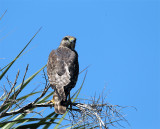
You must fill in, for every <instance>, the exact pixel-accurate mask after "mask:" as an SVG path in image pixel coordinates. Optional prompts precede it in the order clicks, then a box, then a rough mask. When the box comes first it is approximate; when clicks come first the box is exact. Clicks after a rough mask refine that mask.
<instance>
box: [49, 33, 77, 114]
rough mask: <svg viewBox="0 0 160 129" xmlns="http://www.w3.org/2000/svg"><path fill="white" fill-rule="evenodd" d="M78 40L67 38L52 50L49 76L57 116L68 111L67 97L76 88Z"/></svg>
mask: <svg viewBox="0 0 160 129" xmlns="http://www.w3.org/2000/svg"><path fill="white" fill-rule="evenodd" d="M75 44H76V38H75V37H72V36H65V37H64V38H63V39H62V41H61V43H60V46H59V47H58V48H57V49H56V50H52V51H51V53H50V55H49V58H48V63H47V75H48V79H49V82H50V85H51V87H52V88H53V89H54V94H53V99H52V100H51V101H52V102H53V103H54V109H55V112H56V113H57V114H64V113H65V112H66V109H67V106H66V105H67V104H66V102H67V97H68V96H69V99H70V91H71V89H72V88H74V87H75V85H76V82H77V79H78V74H79V64H78V54H77V52H76V51H75Z"/></svg>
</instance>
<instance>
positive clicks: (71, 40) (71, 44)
mask: <svg viewBox="0 0 160 129" xmlns="http://www.w3.org/2000/svg"><path fill="white" fill-rule="evenodd" d="M75 44H76V38H75V37H73V36H65V37H64V38H63V39H62V41H61V44H60V47H68V48H70V49H72V50H74V48H75Z"/></svg>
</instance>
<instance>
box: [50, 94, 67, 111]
mask: <svg viewBox="0 0 160 129" xmlns="http://www.w3.org/2000/svg"><path fill="white" fill-rule="evenodd" d="M53 99H54V110H55V113H57V114H64V113H65V112H66V109H67V108H66V106H64V105H62V104H61V101H60V100H59V97H58V95H57V94H55V95H53Z"/></svg>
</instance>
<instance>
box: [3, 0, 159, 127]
mask: <svg viewBox="0 0 160 129" xmlns="http://www.w3.org/2000/svg"><path fill="white" fill-rule="evenodd" d="M159 8H160V3H159V1H156V0H146V1H145V0H135V1H134V0H128V1H127V0H126V1H125V0H122V1H121V0H92V1H91V0H88V1H87V0H85V1H84V0H45V1H44V0H34V1H33V0H32V1H31V0H28V1H27V0H24V1H23V2H22V1H20V0H19V1H18V0H14V1H9V0H0V15H2V14H3V12H4V11H5V10H6V9H7V10H8V11H7V13H6V15H5V16H4V17H3V19H2V20H1V21H0V58H4V59H1V60H0V67H2V66H4V65H5V64H7V63H9V62H10V61H11V60H12V59H13V58H14V57H15V56H16V55H17V54H18V53H19V52H20V50H21V49H22V48H23V47H24V46H25V44H26V43H27V42H28V41H29V40H30V38H31V37H32V36H33V35H34V34H35V32H36V31H37V30H38V29H39V28H40V27H41V26H42V27H43V28H42V30H41V31H40V33H39V34H38V35H37V36H36V38H35V39H34V40H33V42H32V43H31V44H30V46H29V47H28V49H27V50H30V49H31V50H30V51H29V52H28V53H27V54H25V55H23V56H22V57H21V58H20V59H19V60H18V61H17V63H16V64H15V65H14V66H13V68H12V71H10V72H9V73H8V76H9V77H10V78H11V80H14V78H15V74H16V72H17V70H18V69H20V71H21V75H23V74H24V71H25V67H26V65H27V64H29V71H28V74H27V76H28V77H29V76H30V75H32V74H33V73H35V72H36V71H37V70H39V69H40V68H41V67H42V66H44V65H45V64H46V63H47V59H48V55H49V53H50V52H51V50H52V49H56V48H57V47H58V45H59V43H60V41H61V39H62V38H63V37H64V36H66V35H72V36H75V37H76V38H77V46H76V50H77V51H78V53H79V63H80V70H82V69H84V68H85V67H86V66H88V65H90V64H91V67H90V68H89V70H88V75H87V79H86V81H85V85H84V87H83V89H82V92H81V95H80V97H83V98H85V97H86V96H87V97H89V96H93V95H94V93H95V92H96V93H97V94H100V93H101V92H102V90H103V89H104V87H106V93H108V101H109V102H110V103H112V104H119V105H122V106H125V105H128V106H135V107H136V108H137V109H138V111H135V110H133V109H128V110H127V111H124V112H126V113H127V117H126V119H128V121H129V122H130V124H131V127H132V128H133V129H151V128H152V129H158V128H160V126H159V124H158V123H159V122H160V117H159V116H160V110H159V108H160V104H159V103H160V95H159V94H160V88H159V84H160V76H159V73H160V67H159V66H160V51H159V49H160V47H159V41H160V40H159V39H160V25H159V23H160V13H159V12H160V10H159ZM83 76H84V75H81V76H80V77H79V81H78V84H77V87H78V86H79V85H80V84H81V82H82V78H83ZM40 82H43V81H41V74H39V77H37V78H36V79H35V80H34V82H33V83H32V84H31V87H32V88H33V85H36V86H39V87H40V89H43V87H41V85H40V84H39V83H40ZM1 85H2V84H1ZM29 91H30V87H28V89H27V90H26V93H27V92H29ZM126 128H129V127H128V126H127V125H126ZM111 129H112V128H111Z"/></svg>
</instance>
